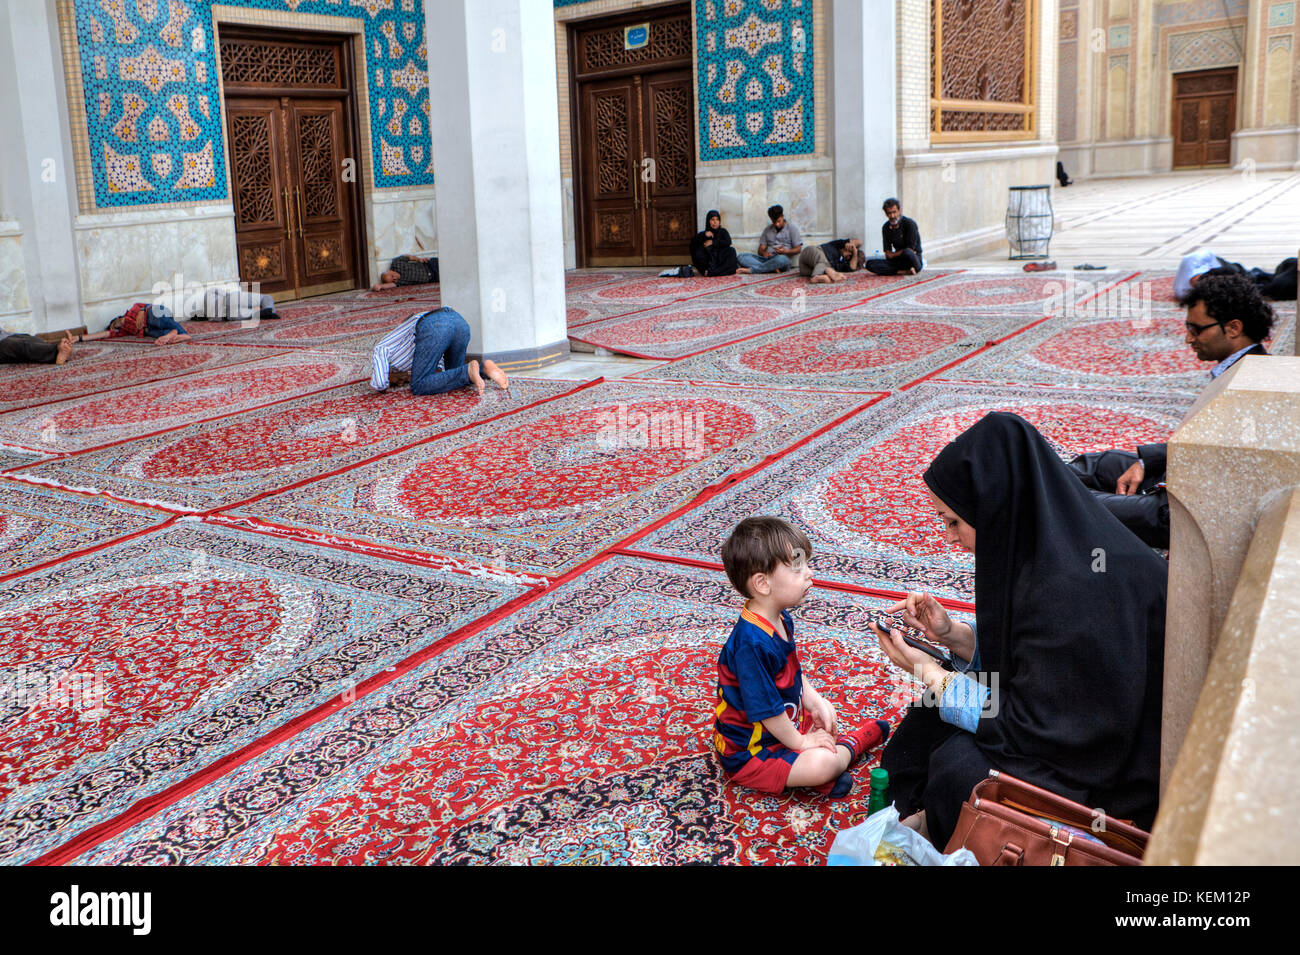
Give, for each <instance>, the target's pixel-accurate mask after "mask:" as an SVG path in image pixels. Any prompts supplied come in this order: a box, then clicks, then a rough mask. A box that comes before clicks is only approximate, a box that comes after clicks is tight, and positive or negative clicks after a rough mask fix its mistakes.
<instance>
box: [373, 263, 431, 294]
mask: <svg viewBox="0 0 1300 955" xmlns="http://www.w3.org/2000/svg"><path fill="white" fill-rule="evenodd" d="M437 281H438V260H437V258H423V259H421V258H418V257H416V256H414V255H399V256H398V257H397V258H395V259H393V261H391V262H389V263H388V271H386V272H383V273H382V274H381V275H380V276H379V281H378V282H376V283H375V284H374V285H372V286H370V291H372V292H379V291H382V290H383V289H386V288H397V287H398V286H399V285H428V284H430V283H433V282H437Z"/></svg>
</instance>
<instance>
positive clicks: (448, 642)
mask: <svg viewBox="0 0 1300 955" xmlns="http://www.w3.org/2000/svg"><path fill="white" fill-rule="evenodd" d="M885 397H887V396H885V395H880V396H879V397H877V398H875V399H873V400H872V401H868V402H866V403H864V404H862V405H859V406H857V407H855V408H852V409H850V410H849V411H847V412H845V413H844V414H842V415H840V416H839V417H838V418H836V419H835V420H833V421H831V422H829V423H827V424H826V425H824V426H822V427H820V428H818V429H817V430H816V431H814V432H813V433H811V434H808V435H805V436H804V437H803V438H801V439H799V441H797V442H795V443H794V444H792V445H790V446H789V447H788V448H784V449H782V450H781V451H778V452H774V453H772V454H770V455H768V456H766V457H765V458H763V459H762V460H761V461H759V462H758V463H757V464H755V465H753V466H752V467H750V468H747V469H746V470H744V471H742V472H740V473H738V474H734V475H730V476H729V477H727V478H724V479H723V480H722V481H719V482H718V483H717V484H714V485H711V486H710V487H708V488H705V489H704V490H702V491H701V492H700V494H699V495H697V496H696V497H695V498H693V499H692V500H691V501H688V502H687V503H686V504H684V505H682V506H681V507H679V508H677V509H675V510H674V511H672V512H670V513H669V514H667V515H665V516H664V517H662V518H660V519H659V520H657V521H655V522H653V523H652V524H650V525H649V526H647V527H644V528H641V529H639V530H637V531H635V532H633V533H632V534H630V535H628V536H627V537H625V538H623V539H622V540H620V541H618V542H617V543H615V544H614V545H612V546H611V547H607V548H606V549H605V550H603V551H601V552H600V553H598V554H596V555H594V556H592V557H590V558H588V559H587V560H585V561H583V562H582V563H581V564H579V565H578V566H576V567H574V568H573V569H572V570H570V571H568V572H567V573H565V574H562V575H561V576H559V577H557V578H554V579H552V581H551V586H552V587H558V586H561V585H563V584H565V583H568V582H569V581H570V580H573V579H575V578H576V577H578V576H579V575H581V574H584V573H586V572H587V571H588V570H591V569H592V568H594V567H596V566H598V565H600V564H601V563H603V562H604V561H606V560H608V559H609V558H610V557H611V556H613V555H614V554H615V553H616V551H617V549H618V548H622V547H625V546H626V545H628V544H630V543H633V542H634V541H637V540H639V539H641V538H642V537H644V536H646V535H647V534H649V533H651V532H652V531H655V530H657V529H658V528H659V527H661V526H662V525H664V524H666V523H667V522H668V521H671V520H675V519H676V518H678V517H680V516H681V515H682V514H684V513H686V512H687V511H689V510H691V509H692V508H693V507H696V506H698V505H699V504H700V503H702V502H703V501H705V500H708V499H709V498H710V497H713V496H714V495H716V494H718V493H719V492H720V491H722V490H723V489H725V488H727V487H730V486H731V485H732V484H735V483H736V482H737V481H740V480H743V479H745V478H747V477H749V476H750V475H751V474H754V473H756V472H757V471H759V470H761V469H762V468H764V467H767V466H768V465H769V464H771V463H772V462H773V461H776V460H779V459H780V458H781V457H783V456H784V455H786V454H788V453H790V452H791V451H794V450H795V449H796V448H799V447H801V446H803V445H804V444H807V443H808V442H809V441H812V440H813V439H814V438H817V437H819V436H820V435H822V434H824V433H825V432H827V431H829V430H830V429H831V428H834V427H836V426H838V425H840V424H842V423H843V422H845V421H847V420H848V419H850V418H852V417H853V416H854V415H856V414H859V413H860V412H862V411H863V410H865V409H867V408H869V407H871V406H872V405H873V404H876V403H877V402H879V401H881V400H883V399H884V398H885ZM208 520H209V522H210V523H214V524H222V525H225V526H240V525H235V524H234V523H233V519H231V518H223V517H214V518H209V519H208ZM262 523H265V522H262ZM245 529H246V530H249V531H250V532H254V531H252V528H251V527H249V528H245ZM335 540H336V543H335V544H325V543H324V542H323V541H316V540H312V541H311V542H312V543H322V544H324V546H332V547H335V549H338V550H348V547H347V546H346V545H345V544H344V543H343V542H342V540H341V539H335ZM411 556H412V557H419V556H420V555H414V554H412V555H411ZM548 589H549V588H546V587H537V588H534V590H533V591H532V592H531V593H524V594H520V595H519V596H518V597H516V598H514V599H513V600H510V601H508V602H507V603H505V604H502V605H501V606H500V607H498V608H497V609H496V610H494V611H492V612H491V613H488V614H485V615H484V616H482V617H480V618H479V619H478V620H475V621H473V622H471V623H468V624H466V625H465V626H463V627H460V628H458V629H456V630H453V631H452V632H451V633H449V634H447V635H446V636H445V637H443V638H441V639H439V640H437V641H435V642H434V643H431V644H430V645H429V646H427V647H425V648H424V649H422V650H419V651H417V652H416V653H413V654H412V655H411V656H409V657H407V658H406V659H404V660H402V661H401V662H400V663H398V664H397V665H396V666H395V667H394V668H393V669H392V670H391V671H386V672H384V673H377V674H375V675H374V676H372V677H370V678H369V679H367V680H365V681H363V682H362V683H360V684H359V685H358V686H357V687H356V692H355V694H354V695H353V698H352V699H351V700H332V701H330V702H329V703H322V704H320V705H319V706H317V707H315V708H314V709H312V710H309V711H308V712H306V713H303V714H302V715H301V716H298V717H296V718H295V719H293V720H291V721H290V722H288V723H286V724H284V725H283V726H281V727H279V728H277V729H275V730H272V731H271V732H270V733H268V734H266V735H265V736H263V737H261V738H260V739H257V740H254V741H253V742H252V743H249V744H248V745H247V746H244V747H243V748H241V749H239V750H237V751H236V752H234V753H231V754H229V755H228V756H225V757H223V758H222V759H220V760H218V761H217V762H215V763H213V764H211V765H210V766H207V767H205V768H204V769H202V770H200V771H199V772H197V773H195V774H194V775H192V776H190V777H189V778H187V779H185V780H182V781H181V782H179V783H176V784H175V785H174V786H171V787H169V788H168V789H165V790H163V791H162V792H160V793H157V794H155V795H153V796H149V797H147V798H145V799H142V800H140V801H138V802H136V803H134V804H133V805H132V806H131V807H130V808H129V809H126V810H125V811H123V812H122V813H121V814H119V815H118V816H116V817H114V818H112V819H109V820H107V821H105V822H103V823H100V824H99V825H98V826H95V827H93V828H91V829H88V830H86V831H85V832H83V833H81V834H80V835H78V836H76V837H74V838H73V839H71V840H69V841H68V842H66V843H64V844H63V845H61V846H59V847H57V848H55V849H51V850H50V851H49V852H47V853H45V854H44V855H42V856H40V857H38V858H36V859H34V860H32V861H31V862H29V863H27V865H62V864H64V863H66V862H69V861H71V860H73V859H75V858H76V857H77V856H78V855H80V854H81V853H83V852H86V851H88V850H89V849H91V848H93V847H95V846H96V845H99V844H100V843H101V842H104V841H106V840H108V839H111V838H113V837H114V836H117V835H120V834H121V833H123V832H125V831H126V830H127V829H129V828H131V827H132V826H134V825H135V824H136V823H138V822H140V821H142V820H144V819H147V818H148V817H150V816H152V815H154V814H155V813H157V812H158V811H160V810H162V809H164V808H166V807H167V806H168V805H170V804H172V803H173V802H176V801H177V800H178V799H182V798H184V797H185V796H188V795H190V794H191V793H193V792H195V791H197V790H198V789H201V788H202V787H203V786H205V785H207V784H208V783H210V782H212V781H214V780H216V779H219V778H220V777H221V776H224V775H225V774H226V773H227V772H229V771H231V770H233V769H235V768H236V767H238V766H240V765H242V764H243V763H245V762H247V761H248V760H250V759H252V758H253V757H255V756H259V755H261V754H262V753H264V752H266V751H267V750H268V749H271V748H272V747H274V746H277V745H279V744H280V743H282V742H284V741H285V740H288V739H290V738H292V737H293V736H296V735H298V733H300V732H301V731H302V730H304V729H306V728H307V727H309V726H313V725H315V724H316V723H319V722H320V721H321V720H323V719H325V718H326V717H328V716H330V715H331V714H333V713H335V712H337V711H338V710H340V709H342V708H343V707H344V706H348V705H349V704H351V703H353V702H355V701H356V700H359V699H362V698H363V697H366V696H369V695H370V694H371V693H373V692H375V691H376V690H379V689H381V688H383V687H384V686H386V685H388V684H389V683H391V682H393V681H394V680H397V679H398V678H400V677H402V676H403V675H405V674H406V673H408V672H410V671H411V670H412V669H414V668H415V667H416V666H419V665H420V664H421V663H424V662H425V661H426V660H429V659H431V658H433V657H435V656H437V655H438V654H439V653H442V652H443V651H444V650H446V649H448V648H449V647H453V646H455V645H456V644H458V643H460V642H462V641H464V640H466V639H468V638H469V637H472V636H474V635H475V634H477V633H481V632H482V631H483V630H486V629H487V628H488V627H490V626H492V625H493V624H495V623H497V622H498V621H500V620H502V619H504V618H505V617H507V616H509V615H510V614H512V613H514V612H515V611H516V610H519V609H521V608H523V607H526V606H527V605H528V604H530V603H531V602H533V601H534V600H538V599H540V598H541V597H542V596H543V595H545V594H546V593H547V592H548Z"/></svg>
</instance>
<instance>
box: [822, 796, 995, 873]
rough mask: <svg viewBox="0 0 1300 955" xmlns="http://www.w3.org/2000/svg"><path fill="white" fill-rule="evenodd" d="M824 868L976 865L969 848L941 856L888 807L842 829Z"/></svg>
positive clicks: (895, 810)
mask: <svg viewBox="0 0 1300 955" xmlns="http://www.w3.org/2000/svg"><path fill="white" fill-rule="evenodd" d="M826 864H827V865H979V863H978V862H976V861H975V856H974V854H973V853H972V852H971V851H970V850H969V849H958V850H957V851H956V852H954V853H952V854H951V855H944V854H943V853H942V852H940V851H939V850H938V849H936V848H935V847H934V846H932V845H930V841H929V840H928V839H926V838H925V837H924V836H923V835H921V834H920V833H919V832H917V831H916V830H915V829H909V828H908V827H907V826H905V825H903V824H902V823H901V822H899V821H898V810H897V809H895V808H894V807H893V806H887V807H886V808H884V809H882V810H880V811H879V812H874V813H872V814H871V815H870V816H868V817H867V821H866V822H864V823H862V824H861V825H857V826H854V827H853V828H852V829H845V830H844V831H842V832H839V833H837V834H836V836H835V841H834V842H832V843H831V851H830V854H829V855H828V856H827V857H826Z"/></svg>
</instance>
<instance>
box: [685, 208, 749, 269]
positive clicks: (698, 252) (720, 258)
mask: <svg viewBox="0 0 1300 955" xmlns="http://www.w3.org/2000/svg"><path fill="white" fill-rule="evenodd" d="M691 262H692V263H693V264H694V266H695V271H697V272H699V273H700V274H701V275H735V274H736V269H737V268H738V267H739V265H740V263H738V262H737V261H736V250H735V249H733V248H732V247H731V233H730V232H728V231H727V230H726V229H724V228H722V216H721V215H719V214H718V210H717V209H710V210H709V214H708V215H707V216H705V217H704V231H703V232H697V233H695V238H693V239H691Z"/></svg>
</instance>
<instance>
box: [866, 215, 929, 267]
mask: <svg viewBox="0 0 1300 955" xmlns="http://www.w3.org/2000/svg"><path fill="white" fill-rule="evenodd" d="M881 208H882V209H884V211H885V217H886V222H885V224H884V225H883V226H881V227H880V247H881V248H882V249H884V251H885V257H884V258H883V259H868V260H867V264H866V269H867V271H868V272H873V273H875V274H876V275H915V274H916V273H917V272H919V271H921V269H923V268H925V262H924V261H923V260H922V258H921V230H920V228H918V227H917V224H916V222H915V221H914V220H912V219H909V218H908V217H907V216H905V215H903V207H902V206H901V205H899V203H898V200H897V199H895V198H893V197H892V196H891V197H890V198H888V199H886V200H885V202H884V205H882V206H881Z"/></svg>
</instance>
